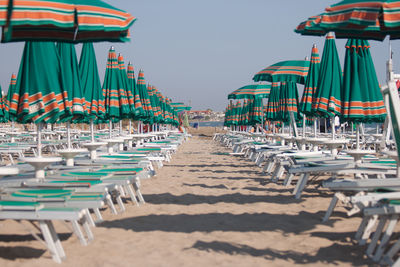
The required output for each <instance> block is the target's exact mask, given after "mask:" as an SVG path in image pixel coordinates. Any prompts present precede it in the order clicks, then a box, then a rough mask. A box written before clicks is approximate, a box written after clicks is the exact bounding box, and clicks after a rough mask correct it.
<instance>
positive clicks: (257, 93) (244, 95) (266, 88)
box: [228, 84, 271, 99]
mask: <svg viewBox="0 0 400 267" xmlns="http://www.w3.org/2000/svg"><path fill="white" fill-rule="evenodd" d="M270 90H271V85H270V84H251V85H246V86H243V87H241V88H239V89H237V90H235V91H233V92H232V93H230V94H229V95H228V99H250V98H256V97H258V98H268V96H269V92H270Z"/></svg>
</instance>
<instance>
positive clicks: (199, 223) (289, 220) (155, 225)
mask: <svg viewBox="0 0 400 267" xmlns="http://www.w3.org/2000/svg"><path fill="white" fill-rule="evenodd" d="M322 214H323V212H318V213H309V212H304V211H302V212H300V213H298V214H296V215H290V214H270V213H253V214H249V213H243V214H232V213H208V214H196V215H189V214H175V215H167V214H165V215H148V216H137V217H129V218H124V219H120V220H113V221H106V222H103V223H101V224H99V227H105V228H121V229H124V230H132V231H134V232H150V231H164V232H177V233H193V232H197V231H200V232H213V231H227V232H231V231H234V232H256V231H282V232H284V233H285V234H289V233H294V234H299V233H302V232H304V231H309V230H312V229H314V227H315V226H316V225H318V224H320V221H321V216H322ZM300 218H302V220H300ZM304 218H305V219H304ZM335 221H337V220H330V221H329V223H328V224H329V225H331V226H332V225H333V224H334V223H335Z"/></svg>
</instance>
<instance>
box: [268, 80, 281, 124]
mask: <svg viewBox="0 0 400 267" xmlns="http://www.w3.org/2000/svg"><path fill="white" fill-rule="evenodd" d="M278 106H279V83H272V86H271V92H270V94H269V97H268V103H267V108H266V109H267V111H266V114H265V117H266V119H267V120H270V121H277V120H278Z"/></svg>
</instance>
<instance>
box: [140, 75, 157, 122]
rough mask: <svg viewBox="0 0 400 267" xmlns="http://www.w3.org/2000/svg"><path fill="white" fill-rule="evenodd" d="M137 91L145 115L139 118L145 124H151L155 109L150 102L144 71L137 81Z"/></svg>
mask: <svg viewBox="0 0 400 267" xmlns="http://www.w3.org/2000/svg"><path fill="white" fill-rule="evenodd" d="M137 90H138V91H139V95H140V101H141V103H142V105H143V109H144V115H143V117H139V119H140V120H141V121H143V122H144V123H150V122H151V120H152V119H153V117H154V113H153V109H152V106H151V102H150V97H149V93H148V90H147V86H146V80H145V78H144V73H143V71H142V70H140V71H139V75H138V79H137Z"/></svg>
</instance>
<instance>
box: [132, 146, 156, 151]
mask: <svg viewBox="0 0 400 267" xmlns="http://www.w3.org/2000/svg"><path fill="white" fill-rule="evenodd" d="M137 150H138V151H161V148H159V147H146V148H138V149H137Z"/></svg>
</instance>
